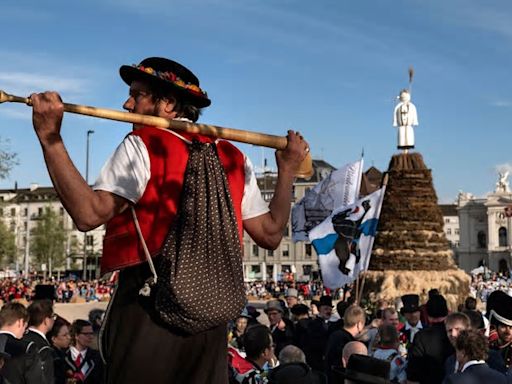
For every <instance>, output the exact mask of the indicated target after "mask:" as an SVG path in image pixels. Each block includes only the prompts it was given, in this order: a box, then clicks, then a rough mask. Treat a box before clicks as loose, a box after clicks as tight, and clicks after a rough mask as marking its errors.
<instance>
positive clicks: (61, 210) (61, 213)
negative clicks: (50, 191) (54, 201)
mask: <svg viewBox="0 0 512 384" xmlns="http://www.w3.org/2000/svg"><path fill="white" fill-rule="evenodd" d="M59 214H60V215H61V216H64V208H63V207H60V208H59Z"/></svg>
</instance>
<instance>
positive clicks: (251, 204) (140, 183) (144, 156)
mask: <svg viewBox="0 0 512 384" xmlns="http://www.w3.org/2000/svg"><path fill="white" fill-rule="evenodd" d="M166 132H169V134H175V133H174V132H172V131H166ZM244 161H245V186H244V194H243V198H242V220H246V219H251V218H253V217H257V216H260V215H263V214H265V213H267V212H268V211H269V208H268V204H267V203H266V202H265V200H263V197H262V196H261V192H260V189H259V187H258V184H257V181H256V176H255V174H254V170H253V166H252V163H251V161H250V160H249V158H248V157H247V156H245V155H244ZM150 168H151V163H150V160H149V154H148V150H147V148H146V145H145V144H144V142H143V141H142V139H141V138H140V137H139V136H135V135H128V136H127V137H126V138H125V139H124V140H123V141H122V142H121V144H119V146H118V147H117V149H116V150H115V151H114V153H113V154H112V156H111V157H110V158H109V159H108V160H107V162H106V163H105V165H104V166H103V168H102V169H101V172H100V175H99V177H98V179H97V180H96V183H95V184H94V187H93V189H94V190H103V191H108V192H111V193H113V194H115V195H118V196H121V197H124V198H125V199H127V200H129V201H131V202H132V203H134V204H135V203H137V201H139V199H140V198H141V197H142V194H143V193H144V190H145V189H146V185H147V183H148V181H149V178H150V177H151V169H150Z"/></svg>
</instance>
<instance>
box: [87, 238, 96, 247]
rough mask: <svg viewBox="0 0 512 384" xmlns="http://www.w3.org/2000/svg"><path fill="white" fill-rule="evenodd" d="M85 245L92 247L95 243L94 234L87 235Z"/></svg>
mask: <svg viewBox="0 0 512 384" xmlns="http://www.w3.org/2000/svg"><path fill="white" fill-rule="evenodd" d="M85 245H87V246H88V247H92V246H93V245H94V236H93V235H87V236H85Z"/></svg>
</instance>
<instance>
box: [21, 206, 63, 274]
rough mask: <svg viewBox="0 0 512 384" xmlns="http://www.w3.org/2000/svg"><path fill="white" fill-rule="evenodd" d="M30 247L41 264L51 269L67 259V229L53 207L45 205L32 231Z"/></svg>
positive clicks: (59, 265) (61, 264)
mask: <svg viewBox="0 0 512 384" xmlns="http://www.w3.org/2000/svg"><path fill="white" fill-rule="evenodd" d="M30 249H31V251H32V252H31V253H32V254H33V255H34V256H35V259H36V262H37V264H38V266H39V265H41V264H47V265H48V266H49V269H50V273H51V268H52V266H53V267H57V268H58V267H62V266H63V264H64V262H65V260H66V231H65V230H64V226H63V223H62V221H61V220H60V217H59V216H58V215H57V213H56V212H55V211H54V210H53V209H52V208H51V207H49V206H48V207H45V209H44V211H43V213H42V215H41V216H39V218H38V221H37V225H36V227H35V228H34V229H33V230H32V231H31V232H30Z"/></svg>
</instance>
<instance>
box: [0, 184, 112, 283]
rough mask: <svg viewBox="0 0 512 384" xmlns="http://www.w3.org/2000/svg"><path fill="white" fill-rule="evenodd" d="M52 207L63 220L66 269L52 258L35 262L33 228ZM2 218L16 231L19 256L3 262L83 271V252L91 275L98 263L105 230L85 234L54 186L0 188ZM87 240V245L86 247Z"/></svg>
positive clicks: (37, 268)
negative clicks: (32, 247) (11, 260)
mask: <svg viewBox="0 0 512 384" xmlns="http://www.w3.org/2000/svg"><path fill="white" fill-rule="evenodd" d="M48 207H49V208H51V209H52V210H53V211H54V212H55V213H56V214H57V215H58V216H59V217H60V218H61V219H60V220H61V223H62V229H63V231H64V232H65V233H66V245H65V249H66V263H65V266H64V267H63V268H59V269H55V268H54V266H52V261H51V260H48V263H43V264H41V265H36V264H35V261H34V257H33V252H31V249H30V236H31V231H32V230H33V229H34V228H35V227H36V226H37V223H38V220H39V218H40V217H41V215H42V214H43V212H44V210H45V209H46V208H48ZM0 218H1V219H2V220H3V222H4V224H5V225H6V226H7V228H8V229H9V230H10V231H11V232H12V233H13V234H14V237H15V244H16V255H11V258H12V259H13V263H12V264H11V265H9V266H6V265H3V267H7V268H9V269H12V270H17V271H24V272H26V271H27V267H28V269H29V270H35V271H43V272H46V271H48V272H50V271H52V272H53V273H54V274H56V273H57V271H58V270H60V271H61V272H63V271H64V270H70V269H73V270H80V271H82V270H83V255H84V251H85V252H86V254H87V256H88V262H87V267H88V268H87V269H88V271H89V272H88V273H89V274H90V276H95V274H94V271H95V270H96V266H97V265H99V257H101V249H102V243H103V236H104V232H105V229H104V227H103V226H100V227H98V228H97V229H95V230H93V231H90V232H87V234H85V235H84V233H82V232H80V231H78V230H77V229H76V227H75V225H74V224H73V221H72V220H71V217H70V216H69V215H68V214H67V212H66V210H65V209H64V207H63V206H62V204H61V203H60V201H59V199H58V196H57V194H56V192H55V189H54V188H53V187H40V186H38V185H37V184H32V185H31V186H30V187H29V188H20V189H18V188H17V186H15V188H13V189H2V190H0ZM84 240H85V247H84Z"/></svg>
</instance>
